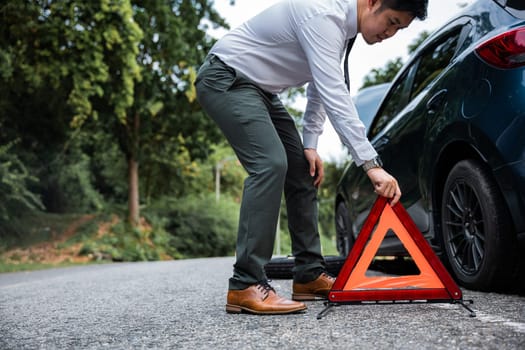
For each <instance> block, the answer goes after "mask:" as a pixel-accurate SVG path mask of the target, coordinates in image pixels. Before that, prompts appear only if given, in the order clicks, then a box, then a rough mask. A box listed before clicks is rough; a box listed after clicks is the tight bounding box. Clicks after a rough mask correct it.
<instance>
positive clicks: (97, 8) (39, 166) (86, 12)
mask: <svg viewBox="0 0 525 350" xmlns="http://www.w3.org/2000/svg"><path fill="white" fill-rule="evenodd" d="M0 18H1V20H0V118H1V119H0V120H2V121H4V122H5V123H4V126H5V130H6V132H5V134H6V135H7V137H9V138H11V139H15V138H17V137H18V138H20V143H19V144H18V145H17V149H16V152H17V153H18V154H19V155H20V156H21V157H22V158H24V160H25V162H24V163H25V164H27V166H30V167H31V168H32V170H33V171H34V173H35V174H36V175H37V176H38V177H39V178H40V185H41V187H42V188H41V191H42V192H43V193H44V196H43V197H44V198H43V199H44V203H46V206H47V207H48V208H49V207H51V208H52V205H51V203H53V202H54V195H53V194H54V193H56V192H60V190H61V189H60V186H59V185H56V184H55V182H56V181H55V180H53V179H56V178H57V176H56V175H57V174H59V173H60V172H61V170H62V169H61V165H62V164H66V163H69V164H72V163H73V162H75V161H76V160H71V158H68V159H69V161H66V162H65V163H64V162H63V160H64V158H66V157H70V156H71V155H70V154H68V150H69V147H70V146H71V142H70V141H71V140H72V139H74V137H75V136H76V135H78V134H79V132H78V130H80V128H81V127H82V126H83V124H84V123H85V122H86V121H89V120H97V119H99V118H100V116H101V114H102V113H101V111H100V110H98V109H97V108H95V106H100V105H104V106H105V111H106V112H108V113H106V114H105V116H109V117H110V118H112V119H115V120H117V119H118V120H120V121H123V120H124V117H125V111H126V109H127V108H128V107H129V106H130V105H131V104H132V102H133V93H134V84H135V83H136V81H138V80H139V79H140V66H139V65H138V63H137V61H136V55H137V53H138V43H139V40H140V38H141V36H142V32H141V30H140V28H139V27H138V25H137V24H136V23H135V22H134V21H133V18H132V8H131V4H130V2H129V0H119V1H110V0H100V1H97V2H92V1H88V2H86V1H80V0H63V1H44V0H40V1H29V0H25V1H24V0H22V1H18V0H8V1H4V2H2V4H1V5H0ZM71 126H73V127H74V128H76V131H75V130H74V129H72V128H71ZM0 141H2V143H5V141H4V140H0ZM13 151H15V150H13ZM84 178H86V177H85V176H84ZM46 198H47V199H46ZM55 198H56V197H55Z"/></svg>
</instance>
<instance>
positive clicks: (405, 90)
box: [368, 24, 463, 139]
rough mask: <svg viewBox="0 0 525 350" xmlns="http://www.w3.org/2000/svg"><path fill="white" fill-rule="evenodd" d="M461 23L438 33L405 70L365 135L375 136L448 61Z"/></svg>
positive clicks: (458, 36)
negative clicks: (443, 32) (438, 35)
mask: <svg viewBox="0 0 525 350" xmlns="http://www.w3.org/2000/svg"><path fill="white" fill-rule="evenodd" d="M462 26H463V24H462V25H457V26H455V27H452V28H451V29H450V30H448V31H447V32H446V33H445V34H444V35H442V36H440V37H439V38H438V39H437V40H436V41H435V43H434V44H432V45H431V46H429V47H428V48H427V49H425V50H424V51H423V52H422V53H421V54H420V55H419V58H417V59H414V60H413V62H412V64H411V65H410V67H408V68H407V69H405V72H404V73H403V75H401V76H400V77H399V78H398V79H396V81H395V82H394V85H393V87H392V89H391V90H390V92H389V94H388V96H387V98H386V99H385V101H384V103H383V104H382V106H381V108H380V109H379V112H378V113H377V115H376V118H375V120H374V122H373V123H372V126H371V127H370V133H369V135H368V137H369V138H370V139H372V138H373V137H374V136H375V135H377V134H378V133H379V132H380V131H381V130H382V129H383V128H384V127H385V126H386V125H387V124H388V123H389V122H390V121H391V120H392V119H393V118H394V117H395V116H396V115H397V114H398V113H399V112H400V111H401V110H402V109H404V108H405V106H406V105H407V104H408V103H409V102H410V101H411V100H413V99H414V98H415V97H416V96H417V95H418V94H419V93H421V92H422V91H423V90H424V89H425V88H426V87H428V86H429V84H430V83H431V82H432V81H433V80H434V79H435V78H436V77H437V76H438V75H439V73H441V71H442V70H443V69H444V68H445V67H446V66H447V65H448V64H449V63H450V61H451V60H452V58H453V57H454V56H455V54H456V49H457V46H458V41H459V38H460V34H461V32H462Z"/></svg>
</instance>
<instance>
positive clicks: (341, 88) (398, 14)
mask: <svg viewBox="0 0 525 350" xmlns="http://www.w3.org/2000/svg"><path fill="white" fill-rule="evenodd" d="M427 1H428V0H284V1H282V2H280V3H277V4H276V5H274V6H272V7H270V8H269V9H267V10H265V11H263V12H262V13H261V14H259V15H257V16H255V17H254V18H252V19H251V20H249V21H247V22H246V23H244V24H243V25H241V26H240V27H238V28H236V29H234V30H232V31H231V32H229V33H228V34H226V35H225V36H224V37H223V38H222V39H220V40H219V41H218V42H217V43H216V44H215V46H214V47H213V48H212V49H211V51H210V54H209V55H208V57H207V58H206V61H205V62H204V64H203V65H202V66H201V68H200V69H199V74H198V77H197V79H196V82H195V86H196V88H197V96H198V100H199V102H200V104H201V105H202V107H203V109H204V110H205V111H206V113H207V114H208V115H209V116H210V117H211V118H213V119H214V120H215V122H216V123H217V125H218V126H219V127H220V129H221V130H222V132H223V133H224V135H225V136H226V138H227V139H228V141H229V143H230V145H231V146H232V148H233V149H234V151H235V153H236V154H237V157H238V158H239V161H240V162H241V163H242V165H243V166H244V168H245V169H246V171H247V172H248V177H247V178H246V180H245V182H244V192H243V198H242V203H241V210H240V218H239V229H238V237H237V248H236V262H235V264H234V271H233V277H232V278H230V280H229V290H228V296H227V304H226V311H227V312H230V313H240V312H243V311H244V312H249V313H255V314H286V313H294V312H300V311H302V310H305V309H306V305H305V304H304V303H303V301H306V300H315V299H319V298H326V297H327V294H328V291H329V290H330V289H331V287H332V284H333V282H334V278H333V277H331V276H329V275H327V274H326V273H325V267H324V259H323V257H322V255H321V245H320V240H319V233H318V229H317V216H318V213H317V188H318V187H319V185H320V184H321V182H322V181H323V176H324V173H323V164H322V161H321V159H320V157H319V155H318V154H317V151H316V147H317V139H318V137H319V135H320V134H321V132H322V128H323V124H324V122H325V119H326V116H328V118H329V119H330V122H331V123H332V125H333V126H334V129H335V130H336V131H337V133H338V135H339V137H340V138H341V141H342V142H343V143H344V144H345V145H346V146H347V147H348V149H349V152H350V154H351V156H352V158H353V160H354V162H355V163H356V164H357V165H358V166H363V170H364V171H366V172H367V175H368V177H369V178H370V181H371V182H372V184H373V186H374V187H375V191H376V192H377V193H378V194H379V195H381V196H385V197H388V198H392V201H391V203H392V204H395V203H396V202H397V201H398V200H399V198H400V197H401V191H400V189H399V186H398V183H397V181H396V179H394V178H393V177H392V176H391V175H390V174H388V173H387V172H386V171H385V170H383V169H382V168H381V162H380V160H379V159H378V158H377V153H376V151H375V149H374V148H373V147H372V145H371V144H370V142H369V141H368V139H367V138H366V134H365V127H364V126H363V123H362V122H361V121H360V120H359V117H358V115H357V112H356V110H355V107H354V105H353V103H352V100H351V97H350V93H349V91H348V88H347V86H345V79H344V77H343V72H342V70H341V60H342V58H343V56H344V54H345V51H347V50H346V49H347V47H348V46H349V43H350V42H353V40H352V39H353V38H355V36H356V35H357V34H358V33H361V35H362V37H363V39H364V40H365V41H366V42H367V43H368V44H374V43H376V42H381V41H382V40H384V39H387V38H389V37H391V36H393V35H394V34H395V33H396V32H397V31H398V30H399V29H402V28H405V27H407V26H408V25H409V24H410V23H411V22H412V20H413V19H414V18H415V17H417V18H419V19H424V18H425V17H426V11H427ZM306 83H308V88H307V99H308V102H307V107H306V111H305V115H304V130H303V139H302V140H301V138H300V136H299V134H298V132H297V129H296V128H295V124H294V121H293V120H292V118H291V117H290V115H289V114H288V113H287V111H286V109H285V108H284V107H283V105H282V103H281V101H280V100H279V97H278V95H277V94H278V93H280V92H282V91H283V90H285V89H287V88H289V87H294V86H302V85H304V84H306ZM283 189H284V194H285V199H286V207H287V213H288V221H289V225H288V228H289V231H290V235H291V239H292V253H293V255H294V257H295V267H294V280H293V294H292V299H293V300H288V299H286V298H283V297H280V296H278V295H277V294H276V292H275V290H274V289H273V288H272V287H271V286H270V285H269V283H268V281H267V278H266V276H265V273H264V265H265V264H266V263H267V262H268V261H269V260H270V259H271V256H272V251H273V245H274V239H275V232H276V225H277V218H278V215H279V207H280V202H281V195H282V191H283Z"/></svg>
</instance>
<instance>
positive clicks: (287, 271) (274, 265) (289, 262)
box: [264, 255, 346, 279]
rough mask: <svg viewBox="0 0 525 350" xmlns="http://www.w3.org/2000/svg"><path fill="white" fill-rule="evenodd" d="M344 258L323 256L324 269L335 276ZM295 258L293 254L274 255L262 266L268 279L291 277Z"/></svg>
mask: <svg viewBox="0 0 525 350" xmlns="http://www.w3.org/2000/svg"><path fill="white" fill-rule="evenodd" d="M345 260H346V258H345V257H342V256H335V255H328V256H325V257H324V261H325V265H326V271H327V272H328V273H329V274H330V275H332V276H337V275H338V274H339V271H340V270H341V268H342V267H343V264H344V262H345ZM294 264H295V259H294V257H293V256H288V257H275V258H272V260H270V262H269V263H268V264H266V265H265V266H264V271H265V272H266V277H268V278H270V279H292V278H293V268H294Z"/></svg>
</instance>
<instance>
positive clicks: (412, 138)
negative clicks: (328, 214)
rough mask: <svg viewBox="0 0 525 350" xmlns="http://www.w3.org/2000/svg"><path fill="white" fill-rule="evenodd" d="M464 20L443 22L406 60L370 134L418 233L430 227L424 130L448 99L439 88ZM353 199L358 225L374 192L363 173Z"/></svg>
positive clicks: (455, 47) (459, 37) (456, 45)
mask: <svg viewBox="0 0 525 350" xmlns="http://www.w3.org/2000/svg"><path fill="white" fill-rule="evenodd" d="M466 23H467V21H465V20H458V21H455V22H454V23H451V24H450V25H449V26H447V27H446V28H445V29H444V30H443V31H442V32H441V33H442V34H441V35H438V36H435V37H434V39H432V40H430V41H427V42H426V43H425V44H424V47H422V48H421V49H420V50H419V51H418V53H417V54H416V55H415V56H414V57H413V58H412V59H411V61H410V62H409V63H408V64H407V65H405V67H404V68H403V71H402V72H401V73H400V74H399V75H398V77H397V78H396V79H395V81H394V83H393V85H392V88H391V89H390V91H389V93H388V95H387V97H386V98H385V100H384V101H383V103H382V105H381V107H380V108H379V111H378V113H377V114H376V116H375V118H374V121H373V122H372V125H371V127H370V131H369V134H368V137H369V139H370V140H371V142H372V144H373V145H374V147H375V148H376V150H377V152H378V153H379V155H380V156H381V158H382V160H383V163H384V168H385V169H386V170H387V171H388V172H389V173H391V174H392V175H393V176H395V177H396V179H397V180H398V182H399V185H400V187H401V190H402V192H403V196H402V198H401V202H402V203H403V205H404V206H405V208H407V210H408V212H409V214H410V215H411V216H412V218H413V219H414V221H415V222H416V225H417V226H418V228H419V229H420V230H421V231H422V232H427V231H429V229H430V216H429V213H428V207H427V206H426V205H424V203H423V202H422V200H421V192H422V189H421V186H420V180H421V179H420V168H421V164H422V159H423V157H424V154H423V150H424V149H425V143H426V142H428V141H429V140H427V139H425V135H426V129H427V126H428V121H429V118H434V117H435V116H436V114H438V113H440V112H441V110H442V108H443V104H444V102H445V101H446V100H445V98H446V91H443V90H445V89H443V88H441V87H440V84H439V82H440V77H441V75H442V73H443V72H444V71H445V70H446V68H447V66H448V65H449V63H450V62H451V60H452V59H453V57H454V56H455V54H456V49H457V47H458V43H459V42H460V41H461V38H462V32H464V26H465V24H466ZM353 195H354V196H353V199H354V200H356V201H359V203H356V204H355V207H354V208H355V209H356V210H357V212H355V213H354V215H355V223H356V225H357V226H358V227H360V226H361V224H362V222H363V221H364V220H365V219H366V216H367V215H368V210H367V209H369V208H370V207H371V205H372V203H373V200H374V199H375V194H374V192H373V188H372V187H371V186H370V183H369V181H367V177H366V176H361V178H360V179H359V180H358V181H357V186H356V190H355V191H354V193H353Z"/></svg>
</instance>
